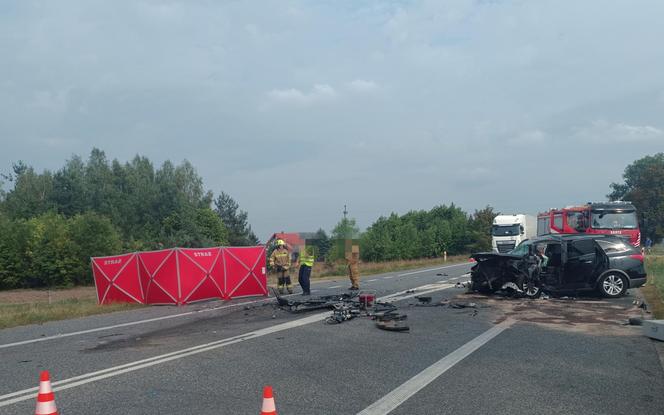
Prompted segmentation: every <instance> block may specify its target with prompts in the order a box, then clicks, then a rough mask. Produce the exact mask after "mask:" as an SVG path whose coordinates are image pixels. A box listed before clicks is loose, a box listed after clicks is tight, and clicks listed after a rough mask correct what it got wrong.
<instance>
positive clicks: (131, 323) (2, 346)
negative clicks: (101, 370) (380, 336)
mask: <svg viewBox="0 0 664 415" xmlns="http://www.w3.org/2000/svg"><path fill="white" fill-rule="evenodd" d="M459 265H465V264H455V265H446V266H444V267H439V268H432V269H425V270H420V271H414V272H409V273H406V274H400V275H398V276H399V277H401V276H404V275H411V274H417V273H421V272H427V271H435V270H439V269H443V268H451V267H457V266H459ZM385 278H394V276H388V277H385ZM372 281H373V280H372ZM329 288H341V285H335V286H333V287H329ZM291 295H295V294H291ZM284 297H287V295H285V296H284ZM271 300H273V297H268V298H263V299H260V300H252V301H245V302H242V303H237V304H228V305H224V306H220V307H212V308H205V309H202V310H195V311H187V312H184V313H179V314H171V315H168V316H162V317H155V318H148V319H144V320H136V321H129V322H127V323H120V324H114V325H111V326H103V327H95V328H93V329H87V330H80V331H73V332H69V333H60V334H55V335H53V336H45V337H38V338H36V339H29V340H22V341H17V342H13V343H5V344H0V349H6V348H8V347H16V346H22V345H24V344H30V343H38V342H44V341H48V340H55V339H62V338H65V337H71V336H79V335H81V334H88V333H96V332H98V331H104V330H113V329H117V328H121V327H129V326H136V325H139V324H145V323H153V322H155V321H161V320H169V319H173V318H180V317H186V316H189V315H192V314H197V313H206V312H209V311H216V310H224V309H227V308H231V307H238V306H244V305H249V304H258V303H262V302H265V301H271Z"/></svg>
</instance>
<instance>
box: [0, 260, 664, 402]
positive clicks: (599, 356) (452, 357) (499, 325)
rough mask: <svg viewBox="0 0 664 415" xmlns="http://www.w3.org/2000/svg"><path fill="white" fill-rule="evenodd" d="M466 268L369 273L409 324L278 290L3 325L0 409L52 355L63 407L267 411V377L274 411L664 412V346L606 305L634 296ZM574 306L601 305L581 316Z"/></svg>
mask: <svg viewBox="0 0 664 415" xmlns="http://www.w3.org/2000/svg"><path fill="white" fill-rule="evenodd" d="M468 269H469V265H468V264H461V265H458V266H450V267H446V268H444V269H434V270H416V271H410V272H402V273H390V274H383V275H377V276H371V277H367V278H364V279H363V283H362V288H363V289H373V290H376V292H377V294H378V295H379V296H387V295H393V294H395V293H397V294H398V295H399V296H397V297H395V298H396V299H397V300H398V299H399V298H402V299H401V300H398V301H396V304H398V305H399V306H400V308H401V309H402V311H404V312H405V313H407V314H408V321H409V324H410V327H411V331H410V332H409V333H393V332H386V331H382V330H378V329H377V328H375V327H374V324H373V322H372V321H370V320H368V319H366V318H358V319H355V320H352V321H348V322H345V323H343V324H339V325H327V324H324V322H323V320H322V319H323V318H324V317H325V316H327V315H329V312H324V313H315V312H313V313H307V314H296V315H294V314H290V313H287V312H284V311H281V310H278V309H276V308H275V307H274V305H273V303H274V300H273V299H241V300H234V301H232V302H230V303H223V302H209V303H204V304H198V305H191V306H185V307H180V308H175V307H152V308H147V309H141V310H133V311H129V312H121V313H114V314H108V315H101V316H94V317H90V318H84V319H76V320H69V321H62V322H53V323H49V324H44V325H41V326H28V327H22V328H15V329H8V330H2V331H0V414H26V413H30V411H34V405H35V399H34V396H35V394H36V392H35V391H34V390H32V389H33V388H34V387H35V386H36V385H37V384H38V376H39V371H40V370H43V369H48V370H50V371H51V375H52V378H53V381H54V382H55V383H54V387H55V395H56V403H57V405H58V409H59V410H60V413H62V414H66V415H70V414H93V413H104V414H176V413H188V414H258V413H259V412H260V405H261V391H262V387H263V386H264V385H272V386H273V387H274V393H275V400H276V404H277V409H278V411H279V413H280V414H333V413H334V414H358V413H363V414H367V415H369V414H380V413H388V412H389V413H393V414H432V413H450V414H452V413H453V414H477V413H496V414H501V413H505V414H507V413H509V414H521V413H523V414H533V413H535V414H557V413H561V414H562V413H564V414H570V413H574V414H624V413H632V412H634V413H639V414H661V413H663V412H664V371H663V370H662V367H661V364H660V361H659V356H658V353H657V349H656V348H657V347H661V345H660V344H656V343H655V342H653V341H652V340H649V339H647V338H645V337H643V336H641V335H640V332H639V331H638V329H636V328H634V327H629V326H621V325H620V324H618V323H617V322H616V321H617V320H619V319H611V318H610V315H609V317H606V313H607V312H608V313H614V312H615V314H616V315H622V314H624V313H628V312H630V310H631V308H632V306H631V298H630V297H628V298H624V299H620V300H613V301H612V302H610V303H607V302H606V301H575V300H569V301H570V303H566V302H565V301H564V300H555V301H547V300H539V302H531V303H523V302H514V301H511V300H504V301H495V300H487V301H484V300H482V299H478V297H470V296H466V295H464V294H463V292H464V291H465V290H464V289H461V288H455V287H454V286H453V284H454V283H455V282H457V281H463V280H466V279H467V277H464V274H465V273H467V272H468ZM347 286H348V283H347V281H345V280H339V281H324V282H320V283H316V284H315V285H314V286H313V287H312V289H313V294H314V295H316V294H320V295H322V294H329V293H335V292H342V291H343V290H344V289H345V288H347ZM413 288H416V292H415V293H408V292H406V291H407V290H410V289H413ZM427 291H431V292H430V293H429V294H427V295H430V296H432V297H433V299H434V301H436V302H437V301H439V300H441V299H443V298H445V299H452V300H453V301H465V302H469V301H473V302H476V303H477V305H478V307H477V308H465V309H454V308H449V307H418V306H416V305H414V303H416V302H417V301H416V300H415V299H414V298H412V296H414V295H417V294H421V293H423V292H427ZM456 296H458V297H457V298H454V297H456ZM295 297H297V296H295ZM406 297H408V298H406ZM233 305H235V306H233ZM229 306H232V307H229ZM529 307H530V308H529ZM573 307H577V308H578V309H579V310H581V311H584V310H585V311H587V312H588V313H589V314H590V315H592V316H595V315H600V314H601V313H604V314H603V315H604V316H605V317H604V318H602V319H595V320H593V319H588V318H587V317H583V315H582V314H583V313H582V312H576V311H575V312H574V313H571V312H570V311H569V310H572V309H573ZM600 311H601V312H600ZM146 319H148V320H149V321H144V320H146ZM385 408H389V409H385Z"/></svg>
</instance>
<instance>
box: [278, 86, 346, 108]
mask: <svg viewBox="0 0 664 415" xmlns="http://www.w3.org/2000/svg"><path fill="white" fill-rule="evenodd" d="M267 96H268V98H269V100H270V101H272V102H278V103H283V104H294V105H301V106H308V105H312V104H316V103H319V102H323V101H329V100H332V99H334V98H336V97H337V91H336V90H335V89H334V88H332V87H331V86H330V85H328V84H316V85H314V86H313V87H312V88H311V90H310V91H309V92H303V91H301V90H299V89H296V88H290V89H273V90H272V91H270V92H268V94H267Z"/></svg>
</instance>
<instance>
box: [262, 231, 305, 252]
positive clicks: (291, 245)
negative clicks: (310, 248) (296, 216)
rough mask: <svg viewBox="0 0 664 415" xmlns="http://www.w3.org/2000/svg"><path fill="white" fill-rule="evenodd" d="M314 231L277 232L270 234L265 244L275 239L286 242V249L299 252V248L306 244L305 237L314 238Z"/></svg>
mask: <svg viewBox="0 0 664 415" xmlns="http://www.w3.org/2000/svg"><path fill="white" fill-rule="evenodd" d="M315 237H316V232H283V231H282V232H277V233H275V234H273V235H272V237H271V238H270V240H269V241H267V245H270V244H272V243H273V242H274V241H276V240H277V239H281V240H283V241H284V242H286V245H287V246H288V249H289V250H290V251H292V252H300V249H302V247H303V246H304V245H305V244H306V241H307V239H314V238H315Z"/></svg>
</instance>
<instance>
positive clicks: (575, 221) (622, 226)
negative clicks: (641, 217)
mask: <svg viewBox="0 0 664 415" xmlns="http://www.w3.org/2000/svg"><path fill="white" fill-rule="evenodd" d="M551 233H561V234H567V233H587V234H607V235H623V237H625V238H628V239H629V242H630V243H631V244H632V245H634V246H640V245H641V232H640V230H639V221H638V220H637V216H636V208H635V207H634V205H632V204H631V203H630V202H622V201H618V202H588V203H586V204H585V205H581V206H568V207H566V208H562V209H550V210H549V211H548V212H543V213H540V214H539V215H537V236H542V235H548V234H551Z"/></svg>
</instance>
